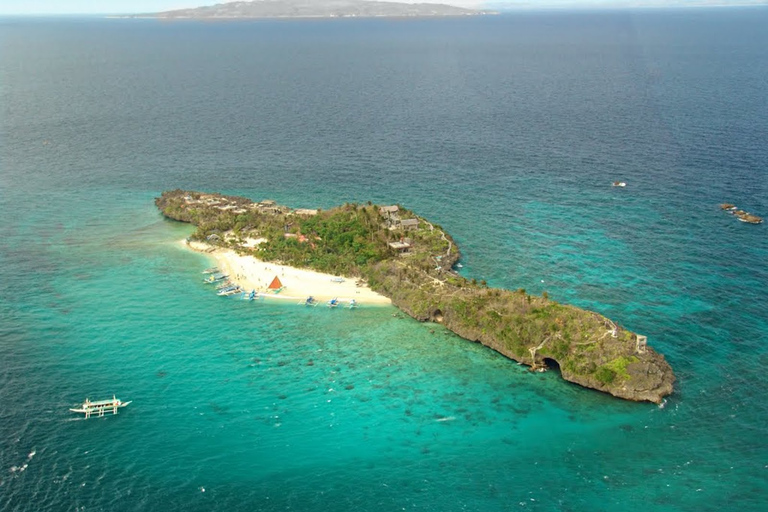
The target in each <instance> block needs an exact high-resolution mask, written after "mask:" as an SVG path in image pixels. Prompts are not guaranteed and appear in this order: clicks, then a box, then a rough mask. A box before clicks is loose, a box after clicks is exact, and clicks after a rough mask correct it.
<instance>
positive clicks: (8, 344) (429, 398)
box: [0, 8, 768, 512]
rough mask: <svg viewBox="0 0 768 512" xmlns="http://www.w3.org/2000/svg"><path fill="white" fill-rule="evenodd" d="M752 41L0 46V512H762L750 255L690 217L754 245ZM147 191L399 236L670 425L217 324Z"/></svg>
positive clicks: (745, 13) (673, 31)
mask: <svg viewBox="0 0 768 512" xmlns="http://www.w3.org/2000/svg"><path fill="white" fill-rule="evenodd" d="M766 26H768V9H765V8H751V9H746V8H745V9H711V10H709V9H702V10H679V11H677V10H666V11H662V10H659V11H654V10H646V11H632V10H626V11H614V12H567V11H558V12H549V13H536V12H529V13H522V14H516V15H509V16H498V17H483V18H471V19H439V20H407V21H397V20H336V21H258V22H237V23H195V22H177V23H161V22H155V21H151V20H105V19H96V18H83V19H78V18H67V19H55V18H37V19H25V18H2V19H0V281H1V282H2V286H0V319H1V320H2V321H0V510H1V511H59V510H61V511H69V510H79V511H86V510H88V511H93V510H104V511H113V510H114V511H123V510H126V511H129V510H130V511H139V510H141V511H145V510H163V511H166V510H183V511H187V512H191V511H197V510H200V511H208V510H228V511H229V510H244V511H246V510H247V511H253V510H258V511H277V510H294V511H308V512H311V511H371V512H378V511H393V510H422V511H424V510H428V511H441V512H442V511H464V510H466V511H493V512H495V511H511V510H530V511H566V512H569V511H572V512H577V511H606V512H609V511H625V510H644V511H697V512H699V511H728V510H738V511H744V512H747V511H762V510H766V508H767V507H768V499H767V498H766V497H767V496H768V441H766V439H768V437H767V436H768V398H767V396H768V348H767V346H768V291H767V290H768V270H767V269H766V262H767V261H768V237H767V236H766V235H768V231H767V229H768V228H767V227H766V225H765V224H764V225H759V226H752V225H746V224H743V223H739V222H737V221H736V219H735V218H733V217H731V216H729V215H727V214H725V213H723V212H721V211H720V210H719V209H718V204H719V203H721V202H726V201H727V202H733V203H736V204H737V205H738V206H740V207H742V208H744V209H746V210H748V211H751V212H753V213H755V214H757V215H762V216H767V217H768V144H766V141H768V94H766V87H768V54H767V53H766V48H768V31H766V30H765V27H766ZM615 180H621V181H626V182H627V187H626V188H623V189H621V188H614V187H611V186H610V184H611V183H612V182H613V181H615ZM170 188H186V189H198V190H205V191H218V192H224V193H231V194H240V195H245V196H248V197H251V198H253V199H256V200H260V199H266V198H271V199H275V200H277V201H279V202H280V203H283V204H287V205H290V206H294V207H317V206H319V207H323V208H326V207H329V206H332V205H336V204H340V203H343V202H345V201H367V200H371V201H374V202H376V203H382V204H383V203H399V204H402V205H404V206H407V207H408V208H411V209H414V210H416V211H417V212H419V213H420V214H422V215H424V216H425V217H428V218H429V219H432V220H434V221H435V222H438V223H439V224H441V225H442V226H443V227H444V228H446V229H447V230H448V231H449V232H450V233H452V234H453V235H454V237H455V238H456V240H457V241H458V243H459V244H460V247H461V250H462V254H463V259H462V263H463V265H464V267H463V268H462V270H461V272H462V273H463V274H464V275H465V276H467V277H470V278H472V277H474V278H477V279H478V280H479V279H486V280H487V281H488V282H489V284H491V285H493V286H499V287H506V288H512V289H516V288H525V289H526V290H528V292H529V293H536V294H539V293H542V292H544V291H546V292H547V293H549V295H550V296H551V297H552V298H555V299H556V300H560V301H563V302H567V303H570V304H574V305H577V306H580V307H585V308H589V309H593V310H595V311H598V312H600V313H602V314H605V315H607V316H609V317H610V318H612V319H614V320H615V321H617V322H619V323H621V324H622V325H624V326H626V327H627V328H629V329H632V330H634V331H637V332H640V333H643V334H646V335H648V337H649V343H650V344H651V345H653V347H654V348H656V349H657V350H658V351H660V352H662V353H663V354H665V355H666V357H667V359H668V360H669V362H670V363H671V365H672V366H673V368H674V369H675V371H676V374H677V379H678V380H677V383H676V389H675V394H674V395H672V396H670V397H669V398H668V400H667V402H666V403H665V405H664V407H658V406H656V405H653V404H642V403H629V402H624V401H620V400H617V399H614V398H612V397H610V396H607V395H603V394H600V393H597V392H594V391H589V390H585V389H582V388H579V387H577V386H574V385H571V384H568V383H566V382H564V381H562V380H561V379H560V378H559V376H558V375H557V374H556V373H555V372H548V373H545V374H531V373H529V372H527V371H526V370H525V368H524V367H522V366H518V365H517V364H515V363H514V362H512V361H509V360H506V359H504V358H503V357H501V356H499V355H497V354H496V353H494V352H492V351H490V350H487V349H485V348H483V347H480V346H478V345H476V344H472V343H469V342H467V341H464V340H462V339H460V338H457V337H456V336H454V335H452V334H449V333H447V332H445V331H444V330H443V329H441V328H440V327H439V326H436V325H434V324H420V323H418V322H416V321H413V320H411V319H410V318H407V317H404V316H403V315H399V314H398V312H397V310H396V309H395V308H392V307H362V308H360V309H359V310H356V311H349V310H338V311H337V310H328V309H326V308H311V309H305V308H300V307H297V306H295V305H292V304H291V305H285V304H266V303H249V302H246V301H237V300H228V299H223V298H220V297H217V296H215V295H214V294H213V293H211V290H210V289H209V288H208V287H206V286H205V285H204V284H203V283H202V281H201V274H200V271H201V270H202V269H204V268H205V267H207V266H209V265H210V261H208V260H207V259H206V258H205V256H202V255H199V254H194V253H190V252H186V251H185V250H184V249H183V248H182V247H180V245H179V243H178V242H179V240H181V239H183V238H184V237H185V236H187V235H188V234H189V233H190V229H189V227H187V226H184V225H180V224H176V223H173V222H169V221H166V220H163V219H162V218H161V217H160V215H159V214H158V212H157V211H156V209H155V207H154V205H153V198H154V197H156V196H157V195H159V194H160V192H162V191H163V190H165V189H170ZM113 394H116V395H117V396H118V397H119V398H121V399H122V400H132V401H133V403H132V404H131V405H130V406H129V407H127V408H125V409H123V410H122V411H121V412H120V414H118V415H117V416H110V417H105V418H95V419H89V420H87V421H86V420H84V419H82V418H80V417H78V415H76V414H72V413H70V412H69V411H68V408H69V407H72V406H74V405H76V404H78V403H80V402H81V401H82V400H83V399H84V398H85V397H90V398H92V399H99V398H107V397H111V396H112V395H113Z"/></svg>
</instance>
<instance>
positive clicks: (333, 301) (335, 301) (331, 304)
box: [327, 297, 339, 308]
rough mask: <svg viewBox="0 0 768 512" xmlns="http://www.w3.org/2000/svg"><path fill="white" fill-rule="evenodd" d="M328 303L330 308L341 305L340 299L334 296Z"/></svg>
mask: <svg viewBox="0 0 768 512" xmlns="http://www.w3.org/2000/svg"><path fill="white" fill-rule="evenodd" d="M327 305H328V307H329V308H335V307H338V306H339V299H337V298H336V297H334V298H332V299H331V300H329V301H328V303H327Z"/></svg>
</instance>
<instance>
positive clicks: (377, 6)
mask: <svg viewBox="0 0 768 512" xmlns="http://www.w3.org/2000/svg"><path fill="white" fill-rule="evenodd" d="M482 14H496V13H494V12H491V11H478V10H474V9H465V8H462V7H455V6H452V5H445V4H429V3H417V4H409V3H403V2H378V1H372V0H260V1H245V2H242V1H241V2H225V3H220V4H216V5H211V6H203V7H195V8H192V9H176V10H173V11H164V12H158V13H149V14H137V15H133V16H129V17H132V18H162V19H202V20H214V19H215V20H228V19H258V18H373V17H393V18H400V17H432V16H475V15H482Z"/></svg>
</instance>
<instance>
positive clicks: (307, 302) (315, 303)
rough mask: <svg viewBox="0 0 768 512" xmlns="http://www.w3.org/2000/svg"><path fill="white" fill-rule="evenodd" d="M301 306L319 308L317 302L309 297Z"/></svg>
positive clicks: (300, 303)
mask: <svg viewBox="0 0 768 512" xmlns="http://www.w3.org/2000/svg"><path fill="white" fill-rule="evenodd" d="M299 306H313V307H314V306H317V300H315V298H314V297H313V296H311V295H310V296H309V297H307V298H306V299H304V300H303V301H301V302H299Z"/></svg>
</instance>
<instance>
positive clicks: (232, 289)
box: [216, 285, 243, 297]
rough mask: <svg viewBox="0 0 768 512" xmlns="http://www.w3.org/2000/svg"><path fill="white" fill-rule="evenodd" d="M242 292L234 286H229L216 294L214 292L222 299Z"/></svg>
mask: <svg viewBox="0 0 768 512" xmlns="http://www.w3.org/2000/svg"><path fill="white" fill-rule="evenodd" d="M242 291H243V289H242V288H240V287H239V286H237V285H234V286H230V287H228V288H224V289H222V290H219V291H218V292H216V295H220V296H222V297H224V296H227V295H234V294H236V293H240V292H242Z"/></svg>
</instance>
